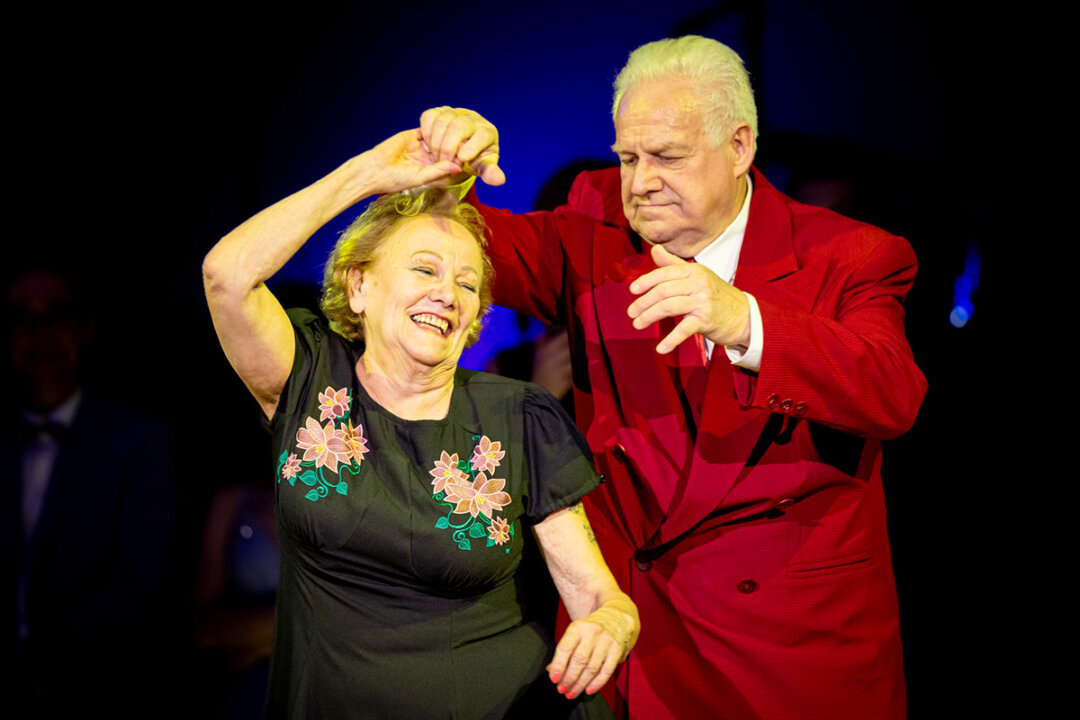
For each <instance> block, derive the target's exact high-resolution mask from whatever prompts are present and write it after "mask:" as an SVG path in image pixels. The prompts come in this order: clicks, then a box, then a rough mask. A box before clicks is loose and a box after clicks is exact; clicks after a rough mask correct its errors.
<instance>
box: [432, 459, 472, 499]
mask: <svg viewBox="0 0 1080 720" xmlns="http://www.w3.org/2000/svg"><path fill="white" fill-rule="evenodd" d="M457 464H458V456H457V453H454V454H453V455H448V454H447V453H446V451H445V450H443V451H442V457H441V458H439V459H438V460H436V461H435V467H434V468H433V469H431V470H430V471H428V472H429V474H430V475H431V477H433V478H435V479H434V480H432V481H431V485H432V487H433V488H434V490H432V493H440V492H442V491H443V490H446V486H447V484H451V485H453V484H457V483H465V484H468V482H469V476H468V475H466V474H465V473H463V472H462V471H461V470H460V469H459V468H458V466H457ZM455 497H456V496H455ZM449 498H450V491H449V490H447V497H446V499H448V500H449ZM450 502H457V500H456V499H455V500H451V501H450Z"/></svg>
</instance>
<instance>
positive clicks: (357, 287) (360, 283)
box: [345, 267, 367, 317]
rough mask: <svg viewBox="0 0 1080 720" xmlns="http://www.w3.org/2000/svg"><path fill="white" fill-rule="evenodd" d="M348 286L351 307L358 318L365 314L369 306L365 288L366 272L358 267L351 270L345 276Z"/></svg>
mask: <svg viewBox="0 0 1080 720" xmlns="http://www.w3.org/2000/svg"><path fill="white" fill-rule="evenodd" d="M345 279H346V286H347V287H348V290H349V307H350V308H351V309H352V311H353V312H354V313H356V315H357V317H359V316H360V315H363V314H364V308H365V307H366V306H367V298H366V293H365V292H364V291H365V289H366V288H365V287H364V271H363V270H361V269H360V268H358V267H351V268H349V270H348V272H347V273H346V275H345Z"/></svg>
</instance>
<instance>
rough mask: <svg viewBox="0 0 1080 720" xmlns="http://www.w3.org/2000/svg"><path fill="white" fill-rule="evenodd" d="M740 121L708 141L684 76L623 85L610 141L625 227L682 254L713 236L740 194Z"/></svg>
mask: <svg viewBox="0 0 1080 720" xmlns="http://www.w3.org/2000/svg"><path fill="white" fill-rule="evenodd" d="M740 127H741V128H742V131H741V132H740V131H739V130H736V131H735V132H734V133H733V134H732V135H731V136H726V139H725V141H724V142H722V143H721V144H720V146H719V147H713V144H712V142H710V140H709V138H708V137H707V135H706V133H705V123H704V118H703V116H702V112H701V109H700V107H699V105H698V102H697V100H696V99H695V98H694V94H693V86H692V85H691V84H690V82H689V81H687V80H686V79H684V78H680V77H677V76H676V77H667V78H659V79H655V80H644V81H641V82H639V83H637V84H636V85H633V86H631V87H630V89H629V90H627V91H626V94H625V95H623V98H622V102H621V103H620V105H619V112H618V115H617V116H616V118H615V144H614V145H613V146H612V149H613V150H614V151H615V152H616V154H618V156H619V160H620V163H621V166H622V170H621V174H622V202H623V212H624V213H625V214H626V218H627V220H629V221H630V226H631V227H633V228H634V230H636V231H637V232H638V233H639V234H640V235H641V236H642V237H643V238H645V239H646V240H648V241H649V242H651V243H653V244H654V245H663V246H664V248H665V249H667V250H668V251H669V252H671V253H673V254H675V255H678V256H680V257H684V258H689V257H693V256H694V255H696V254H697V253H698V252H700V251H701V250H702V249H703V248H704V247H705V246H706V245H708V244H709V243H711V242H712V241H713V240H715V239H716V238H717V237H718V236H719V235H720V233H722V232H723V231H724V230H725V229H726V228H727V226H728V225H730V224H731V221H732V220H734V219H735V216H736V215H738V213H739V209H740V207H741V206H742V201H743V199H744V198H745V193H746V178H745V173H746V171H747V170H748V169H749V167H750V163H751V162H752V160H753V150H752V144H748V143H747V138H750V134H749V128H748V127H747V126H745V125H743V126H740ZM751 143H752V139H751Z"/></svg>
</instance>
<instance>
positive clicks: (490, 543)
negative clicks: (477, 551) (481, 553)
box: [486, 538, 495, 547]
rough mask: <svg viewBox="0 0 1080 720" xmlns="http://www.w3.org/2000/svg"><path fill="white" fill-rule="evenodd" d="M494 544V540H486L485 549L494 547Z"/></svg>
mask: <svg viewBox="0 0 1080 720" xmlns="http://www.w3.org/2000/svg"><path fill="white" fill-rule="evenodd" d="M494 544H495V541H494V540H492V539H491V538H488V541H487V546H486V547H491V546H492V545H494Z"/></svg>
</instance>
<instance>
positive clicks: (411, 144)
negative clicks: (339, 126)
mask: <svg viewBox="0 0 1080 720" xmlns="http://www.w3.org/2000/svg"><path fill="white" fill-rule="evenodd" d="M356 160H358V161H364V160H366V161H368V162H370V163H371V164H372V165H371V168H370V177H371V181H372V183H373V185H374V187H375V189H376V192H379V193H392V192H398V191H399V190H407V189H408V188H412V187H417V186H418V185H433V184H444V185H445V184H449V182H450V180H451V178H452V177H453V176H454V175H456V174H458V173H461V172H462V166H461V164H459V163H457V162H455V161H454V160H453V159H443V160H438V159H436V158H435V157H434V156H433V155H432V153H431V152H430V151H429V150H427V149H426V148H425V147H424V145H423V143H422V142H421V136H420V131H419V130H418V129H413V130H404V131H402V132H399V133H397V134H396V135H391V136H390V137H388V138H387V139H386V140H383V141H382V142H381V143H379V144H378V145H376V146H375V147H373V148H371V150H368V151H367V152H366V153H363V154H362V155H360V156H358V157H357V158H356Z"/></svg>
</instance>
